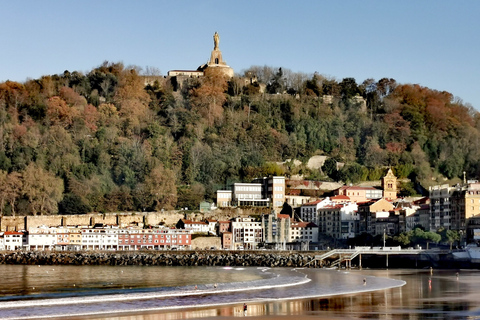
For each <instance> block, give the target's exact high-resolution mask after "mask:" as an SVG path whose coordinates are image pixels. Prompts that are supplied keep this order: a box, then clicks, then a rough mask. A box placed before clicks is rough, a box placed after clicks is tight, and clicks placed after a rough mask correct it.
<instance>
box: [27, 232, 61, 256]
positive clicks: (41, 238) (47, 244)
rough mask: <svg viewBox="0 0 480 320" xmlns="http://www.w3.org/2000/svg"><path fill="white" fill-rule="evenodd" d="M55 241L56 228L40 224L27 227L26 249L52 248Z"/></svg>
mask: <svg viewBox="0 0 480 320" xmlns="http://www.w3.org/2000/svg"><path fill="white" fill-rule="evenodd" d="M56 243H57V228H52V227H46V226H41V227H37V228H28V232H27V234H26V242H25V247H26V248H27V250H52V249H54V248H55V244H56Z"/></svg>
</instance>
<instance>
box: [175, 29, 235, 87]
mask: <svg viewBox="0 0 480 320" xmlns="http://www.w3.org/2000/svg"><path fill="white" fill-rule="evenodd" d="M219 44H220V36H219V34H218V32H215V34H214V35H213V50H212V53H211V54H210V60H208V62H207V63H206V64H203V65H201V66H199V67H198V68H197V70H170V71H168V76H169V77H177V79H176V83H181V82H182V80H183V79H181V78H199V77H203V76H204V75H205V71H206V70H207V69H208V68H212V69H213V68H215V69H218V70H221V71H222V73H223V74H224V75H226V76H228V77H229V78H231V77H233V75H234V71H233V69H232V68H231V67H229V66H228V65H227V63H226V62H225V61H224V60H223V57H222V51H220V48H219ZM178 77H181V78H178Z"/></svg>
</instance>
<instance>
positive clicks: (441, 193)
mask: <svg viewBox="0 0 480 320" xmlns="http://www.w3.org/2000/svg"><path fill="white" fill-rule="evenodd" d="M455 190H456V188H455V187H450V186H449V185H448V184H444V185H439V186H433V187H430V188H429V198H430V230H434V231H436V230H438V229H439V228H440V227H443V228H445V229H450V226H451V219H452V212H451V211H452V207H451V197H452V194H453V193H454V192H455Z"/></svg>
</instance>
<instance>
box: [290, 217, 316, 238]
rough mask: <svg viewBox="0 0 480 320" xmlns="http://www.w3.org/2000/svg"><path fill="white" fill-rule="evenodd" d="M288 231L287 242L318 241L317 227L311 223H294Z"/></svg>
mask: <svg viewBox="0 0 480 320" xmlns="http://www.w3.org/2000/svg"><path fill="white" fill-rule="evenodd" d="M290 230H291V231H290V241H289V242H317V241H318V226H317V225H316V224H315V223H313V222H294V223H292V225H291V228H290Z"/></svg>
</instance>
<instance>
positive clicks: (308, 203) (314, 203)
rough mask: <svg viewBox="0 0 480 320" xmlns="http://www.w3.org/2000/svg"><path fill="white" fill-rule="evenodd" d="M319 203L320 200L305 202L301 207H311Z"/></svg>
mask: <svg viewBox="0 0 480 320" xmlns="http://www.w3.org/2000/svg"><path fill="white" fill-rule="evenodd" d="M320 202H322V200H317V201H312V202H307V203H304V204H303V205H302V206H313V205H316V204H319V203H320Z"/></svg>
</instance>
